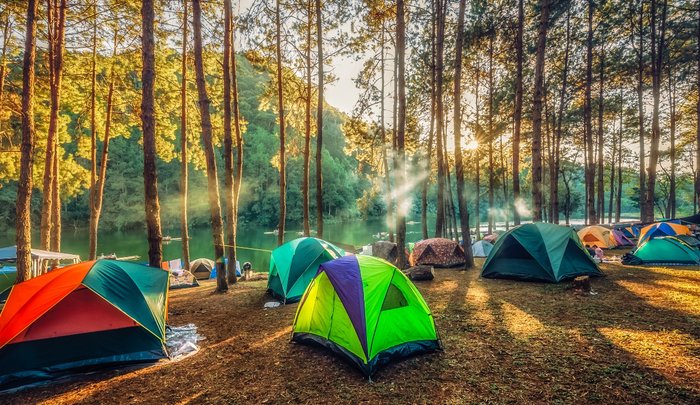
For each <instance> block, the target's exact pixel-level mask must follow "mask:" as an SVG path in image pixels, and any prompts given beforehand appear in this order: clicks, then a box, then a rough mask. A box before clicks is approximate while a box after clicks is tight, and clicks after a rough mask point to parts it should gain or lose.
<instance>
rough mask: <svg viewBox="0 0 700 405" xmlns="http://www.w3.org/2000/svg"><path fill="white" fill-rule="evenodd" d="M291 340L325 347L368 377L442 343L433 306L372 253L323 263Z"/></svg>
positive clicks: (435, 347) (306, 294)
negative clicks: (380, 369)
mask: <svg viewBox="0 0 700 405" xmlns="http://www.w3.org/2000/svg"><path fill="white" fill-rule="evenodd" d="M292 332H293V335H292V340H293V341H295V342H301V343H309V344H312V345H319V346H322V347H325V348H327V349H329V350H331V351H333V352H334V353H336V354H338V355H339V356H341V357H342V358H344V359H346V360H348V361H350V362H351V363H353V364H355V365H356V366H358V367H359V368H360V370H362V372H363V373H365V375H367V376H368V377H369V376H371V375H372V374H373V373H374V372H375V371H376V370H377V369H378V368H379V367H380V366H382V365H384V364H386V363H389V362H390V361H392V360H394V359H398V358H403V357H407V356H412V355H415V354H418V353H424V352H430V351H434V350H437V349H440V348H441V344H440V340H439V338H438V334H437V331H436V329H435V322H434V320H433V316H432V314H431V312H430V308H428V305H427V304H426V303H425V301H424V300H423V297H422V296H421V294H420V292H418V289H416V287H415V286H414V285H413V283H412V282H411V281H410V280H409V279H408V278H407V277H406V276H405V275H404V274H403V273H402V272H401V271H400V270H398V269H397V268H396V267H394V266H393V265H391V264H390V263H389V262H387V261H385V260H382V259H379V258H376V257H372V256H362V255H360V256H345V257H341V258H339V259H336V260H333V261H330V262H326V263H323V264H322V265H321V266H320V267H319V270H318V276H316V278H314V280H313V281H312V282H311V284H310V285H309V288H308V289H307V290H306V293H304V298H302V300H301V303H300V304H299V308H297V313H296V317H295V319H294V326H293V328H292Z"/></svg>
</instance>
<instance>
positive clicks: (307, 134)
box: [301, 2, 384, 236]
mask: <svg viewBox="0 0 700 405" xmlns="http://www.w3.org/2000/svg"><path fill="white" fill-rule="evenodd" d="M312 8H313V7H312V4H311V2H309V4H308V6H307V9H306V13H307V15H306V16H307V19H306V89H305V91H306V99H305V100H304V108H305V110H304V178H303V179H302V186H301V188H302V199H303V207H302V211H303V213H302V214H303V226H304V236H309V235H311V227H310V225H309V170H310V167H309V166H310V164H311V85H312V83H311V27H312V26H313V25H314V22H313V16H314V13H313V9H312ZM383 38H384V31H383V30H382V39H383ZM383 45H384V44H383V43H382V46H383ZM382 55H384V49H383V48H382ZM383 63H384V60H383V58H382V66H384V65H383ZM383 79H384V71H382V80H383ZM383 91H384V87H382V92H383ZM382 96H383V94H382ZM383 103H384V99H383V98H382V106H383V105H384V104H383ZM382 114H384V110H383V107H382ZM382 130H383V129H382Z"/></svg>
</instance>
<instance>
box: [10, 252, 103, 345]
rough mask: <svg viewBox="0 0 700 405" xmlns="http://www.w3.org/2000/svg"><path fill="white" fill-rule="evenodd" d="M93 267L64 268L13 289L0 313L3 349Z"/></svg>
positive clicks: (75, 285)
mask: <svg viewBox="0 0 700 405" xmlns="http://www.w3.org/2000/svg"><path fill="white" fill-rule="evenodd" d="M93 263H94V262H83V263H80V264H76V265H73V266H68V267H64V268H62V269H58V270H54V271H52V272H49V273H47V274H45V275H43V276H41V277H36V278H33V279H30V280H27V281H25V282H24V283H21V284H18V285H16V286H14V287H13V288H12V291H11V292H10V296H9V298H8V300H7V304H5V307H4V308H3V310H2V313H0V348H2V347H3V346H5V345H6V344H7V343H9V342H10V341H11V340H12V339H14V338H15V337H16V336H17V335H19V334H20V333H22V331H24V330H25V329H26V328H27V327H29V326H30V325H31V324H32V323H33V322H34V321H36V320H37V319H38V318H39V317H41V316H42V315H43V314H45V313H46V312H47V311H48V310H50V309H51V308H52V307H54V306H55V305H56V304H58V303H59V302H60V301H61V300H62V299H63V298H65V297H66V296H67V295H68V294H70V293H71V292H73V291H74V290H75V289H76V288H78V286H80V283H81V282H82V281H83V279H84V278H85V275H87V273H88V272H89V271H90V269H91V268H92V265H93Z"/></svg>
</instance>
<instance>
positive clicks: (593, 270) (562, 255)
mask: <svg viewBox="0 0 700 405" xmlns="http://www.w3.org/2000/svg"><path fill="white" fill-rule="evenodd" d="M602 275H603V273H602V272H601V271H600V270H599V269H598V266H597V265H596V263H595V262H594V261H593V259H592V258H591V256H590V255H589V254H588V252H587V251H586V250H585V249H584V248H583V245H582V244H581V240H580V239H579V238H578V235H577V234H576V232H575V231H574V230H573V229H572V228H568V227H565V226H560V225H554V224H546V223H541V222H538V223H534V224H525V225H520V226H518V227H515V228H512V229H511V230H509V231H508V232H506V233H505V234H504V235H502V236H501V237H499V238H498V241H497V242H496V245H495V246H494V247H493V250H492V251H491V253H490V254H489V256H488V258H487V259H486V262H485V263H484V267H483V269H482V270H481V276H482V277H485V278H511V279H518V280H529V281H545V282H551V283H558V282H560V281H562V280H566V279H570V278H574V277H577V276H602Z"/></svg>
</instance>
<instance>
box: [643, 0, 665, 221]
mask: <svg viewBox="0 0 700 405" xmlns="http://www.w3.org/2000/svg"><path fill="white" fill-rule="evenodd" d="M667 4H668V2H667V1H666V0H664V1H663V5H662V9H661V22H660V25H661V26H660V30H659V38H658V43H657V39H656V0H652V1H651V65H652V94H653V97H654V109H653V113H652V121H651V142H650V145H649V169H648V171H647V195H646V201H645V202H644V208H645V215H644V221H645V222H653V221H654V205H655V204H654V203H655V191H656V169H657V168H656V166H657V165H658V162H659V143H660V141H661V127H660V124H659V101H660V100H659V99H660V96H661V73H662V68H663V57H664V51H665V49H666V47H665V44H664V40H665V39H664V37H665V31H666V10H667Z"/></svg>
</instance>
